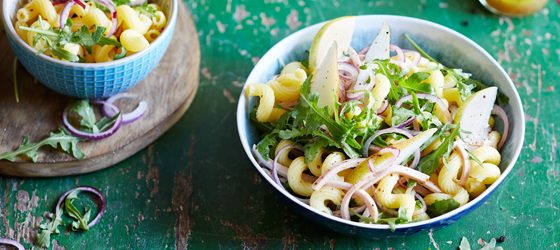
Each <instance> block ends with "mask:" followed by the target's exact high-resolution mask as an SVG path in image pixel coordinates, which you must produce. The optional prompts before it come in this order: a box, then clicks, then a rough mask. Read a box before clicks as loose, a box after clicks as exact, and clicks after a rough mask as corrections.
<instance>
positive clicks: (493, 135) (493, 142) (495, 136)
mask: <svg viewBox="0 0 560 250" xmlns="http://www.w3.org/2000/svg"><path fill="white" fill-rule="evenodd" d="M500 139H501V136H500V133H498V131H492V132H490V134H488V141H489V143H488V146H490V147H493V148H495V149H498V143H499V142H500Z"/></svg>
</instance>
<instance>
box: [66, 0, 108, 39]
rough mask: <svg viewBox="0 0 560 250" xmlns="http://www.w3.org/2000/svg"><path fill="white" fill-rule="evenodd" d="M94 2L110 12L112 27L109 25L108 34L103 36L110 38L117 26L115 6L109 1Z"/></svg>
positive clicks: (98, 0)
mask: <svg viewBox="0 0 560 250" xmlns="http://www.w3.org/2000/svg"><path fill="white" fill-rule="evenodd" d="M94 1H96V2H98V3H100V4H102V5H104V6H105V7H107V9H109V11H111V16H112V21H113V25H111V30H109V33H107V35H105V36H106V37H111V36H112V35H113V34H114V33H115V31H116V30H117V25H118V16H117V10H116V9H115V6H114V5H113V3H112V2H111V1H109V0H94ZM61 16H62V15H61ZM61 19H62V18H61ZM61 27H62V26H61Z"/></svg>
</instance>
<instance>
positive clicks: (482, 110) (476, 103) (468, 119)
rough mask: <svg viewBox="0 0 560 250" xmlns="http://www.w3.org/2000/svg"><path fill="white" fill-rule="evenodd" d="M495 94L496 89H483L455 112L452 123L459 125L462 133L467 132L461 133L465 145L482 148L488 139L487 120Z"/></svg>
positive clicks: (496, 92) (492, 106)
mask: <svg viewBox="0 0 560 250" xmlns="http://www.w3.org/2000/svg"><path fill="white" fill-rule="evenodd" d="M497 94H498V88H497V87H490V88H485V89H483V90H480V91H478V92H476V93H474V94H473V95H471V96H469V98H467V100H465V101H464V102H463V104H461V106H460V107H459V109H458V110H457V113H456V114H455V121H454V123H455V124H460V125H461V126H460V127H461V130H462V131H467V132H466V133H465V132H462V131H461V137H463V140H464V141H465V142H466V143H468V144H472V145H478V146H482V145H483V143H484V141H485V140H486V139H488V127H489V126H490V125H488V120H489V119H490V113H491V112H492V109H493V108H494V102H495V101H496V95H497Z"/></svg>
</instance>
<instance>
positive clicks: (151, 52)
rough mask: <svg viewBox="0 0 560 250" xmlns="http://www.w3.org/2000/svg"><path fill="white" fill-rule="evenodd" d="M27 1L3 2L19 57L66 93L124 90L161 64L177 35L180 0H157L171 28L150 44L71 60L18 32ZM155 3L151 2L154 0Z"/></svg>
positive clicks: (80, 94)
mask: <svg viewBox="0 0 560 250" xmlns="http://www.w3.org/2000/svg"><path fill="white" fill-rule="evenodd" d="M26 2H27V1H24V0H17V1H16V0H14V1H12V0H10V1H3V3H2V21H3V23H4V28H5V30H6V34H7V36H8V40H9V42H10V46H11V47H12V49H13V50H14V52H15V54H16V56H17V57H18V60H19V61H20V62H21V64H23V66H24V67H25V69H27V71H28V72H29V73H31V75H33V76H34V77H35V78H37V80H38V81H39V82H41V83H43V84H44V85H46V86H47V87H49V88H50V89H52V90H54V91H56V92H58V93H61V94H63V95H67V96H71V97H76V98H80V99H92V98H105V97H109V96H112V95H115V94H117V93H120V92H123V91H125V90H127V89H129V88H131V87H133V86H134V85H136V84H137V83H138V82H140V81H141V80H142V79H144V78H145V77H146V76H147V75H148V74H149V73H150V72H151V71H152V70H153V69H154V67H155V66H156V65H157V64H158V62H159V61H160V59H161V58H162V56H163V54H165V51H166V50H167V46H168V45H169V42H170V41H171V37H172V36H173V30H174V29H175V23H176V21H177V0H155V1H153V2H155V3H157V4H159V5H160V6H161V7H162V9H163V12H164V13H165V15H166V16H167V18H168V23H167V27H166V28H165V29H164V31H163V32H162V33H161V35H160V36H159V37H158V38H157V39H156V40H155V41H154V42H152V43H151V44H150V46H149V47H148V48H147V49H145V50H143V51H141V52H139V53H136V54H134V55H132V56H127V57H125V58H123V59H120V60H116V61H112V62H105V63H71V62H66V61H61V60H57V59H54V58H52V57H50V56H46V55H35V53H36V50H35V49H33V48H32V47H31V46H29V45H28V44H27V43H25V42H24V41H23V40H22V39H21V38H20V37H19V36H18V35H17V33H16V31H15V29H14V26H13V24H14V23H15V21H16V11H17V10H18V9H19V8H21V7H22V6H23V4H24V3H26ZM150 2H151V1H150Z"/></svg>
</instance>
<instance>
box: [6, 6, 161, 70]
mask: <svg viewBox="0 0 560 250" xmlns="http://www.w3.org/2000/svg"><path fill="white" fill-rule="evenodd" d="M16 17H17V22H16V23H15V24H14V26H15V30H16V32H17V34H18V36H19V37H20V38H21V39H22V40H23V41H24V42H26V43H27V44H29V46H31V47H33V48H34V49H35V50H37V54H38V55H39V54H45V55H49V56H52V57H53V58H56V59H60V60H63V61H70V62H82V63H101V62H109V61H113V60H117V59H120V58H123V57H125V56H129V55H132V54H134V53H137V52H140V51H142V50H145V49H146V48H148V46H149V45H150V43H152V42H153V41H154V40H155V39H156V38H157V37H158V36H159V35H160V34H161V32H163V30H164V29H165V27H166V25H167V17H166V16H165V14H164V13H163V11H162V9H161V7H160V6H159V5H157V4H155V3H149V4H148V3H147V2H146V1H134V2H131V1H130V0H115V1H109V0H92V1H82V0H60V1H53V2H51V1H50V0H32V1H31V2H29V3H28V4H26V5H25V6H23V7H22V8H20V9H19V10H18V11H17V13H16Z"/></svg>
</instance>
